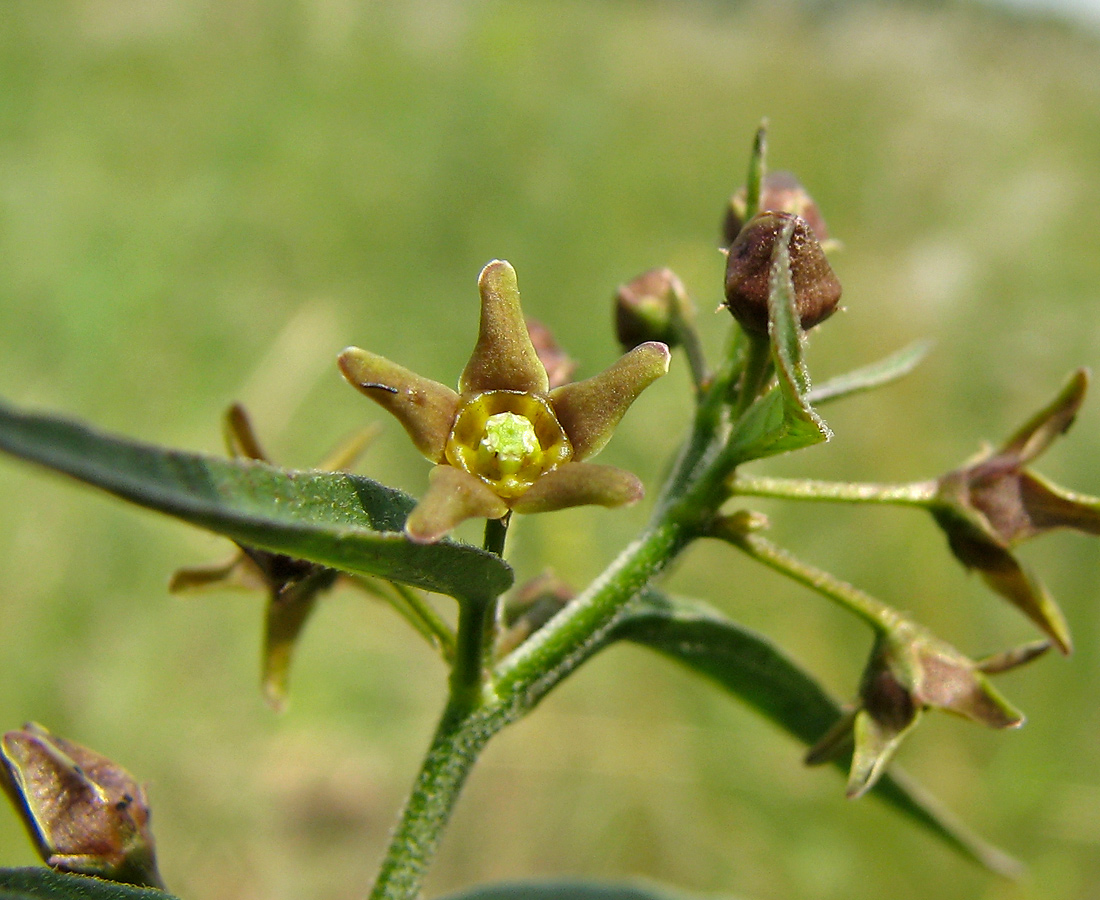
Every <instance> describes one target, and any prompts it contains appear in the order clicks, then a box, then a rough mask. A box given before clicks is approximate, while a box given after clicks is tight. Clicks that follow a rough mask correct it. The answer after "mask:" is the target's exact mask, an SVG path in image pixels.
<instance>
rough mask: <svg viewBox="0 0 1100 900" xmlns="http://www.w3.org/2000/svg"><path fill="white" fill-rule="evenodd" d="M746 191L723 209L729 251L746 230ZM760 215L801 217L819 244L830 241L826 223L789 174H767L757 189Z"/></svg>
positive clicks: (740, 192)
mask: <svg viewBox="0 0 1100 900" xmlns="http://www.w3.org/2000/svg"><path fill="white" fill-rule="evenodd" d="M747 195H748V191H747V190H746V189H745V188H744V187H742V188H740V189H739V190H738V191H737V193H736V194H734V195H733V196H732V197H730V202H729V206H728V207H727V208H726V218H725V221H724V222H723V223H722V237H723V243H722V246H723V247H728V246H729V245H730V244H732V243H733V242H734V241H735V240H737V235H738V234H740V233H741V229H742V228H744V227H745V212H746V209H745V207H746V205H747ZM758 211H759V212H785V213H793V214H794V215H796V216H801V217H802V218H803V219H805V220H806V224H807V225H809V226H810V229H811V230H812V231H813V233H814V237H816V238H817V239H818V240H819V241H821V242H825V241H826V240H828V239H829V230H828V229H827V228H826V227H825V219H824V218H822V215H821V210H819V209H818V208H817V203H815V202H814V198H813V197H811V196H810V195H809V193H808V192H807V191H806V189H805V188H804V187H803V186H802V182H800V181H799V180H798V179H797V178H796V177H795V176H794V175H793V174H791V173H790V172H769V173H768V174H767V175H765V176H764V180H763V182H762V183H761V185H760V209H759V210H758Z"/></svg>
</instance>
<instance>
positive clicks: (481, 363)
mask: <svg viewBox="0 0 1100 900" xmlns="http://www.w3.org/2000/svg"><path fill="white" fill-rule="evenodd" d="M477 286H478V290H480V291H481V326H480V329H479V331H478V336H477V344H476V345H475V346H474V352H473V354H472V355H471V356H470V361H469V362H468V363H466V368H465V369H464V370H463V372H462V377H461V378H460V379H459V382H458V385H459V390H460V391H462V393H464V394H465V393H476V392H479V391H529V392H532V393H545V392H546V391H547V390H548V389H549V387H550V384H549V381H548V380H547V377H546V369H545V368H543V365H542V363H541V362H539V358H538V354H536V353H535V347H534V345H533V344H532V343H531V336H530V334H528V332H527V324H526V323H525V322H524V321H523V310H522V309H521V308H520V304H519V286H518V284H517V282H516V270H515V269H513V268H512V267H511V266H510V265H509V264H508V263H507V262H505V261H504V260H502V259H494V260H493V261H492V262H490V263H489V264H488V265H487V266H486V267H485V268H484V269H482V270H481V276H480V277H479V278H478V281H477Z"/></svg>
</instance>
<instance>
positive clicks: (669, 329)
mask: <svg viewBox="0 0 1100 900" xmlns="http://www.w3.org/2000/svg"><path fill="white" fill-rule="evenodd" d="M694 312H695V310H694V309H693V307H692V304H691V299H690V298H689V297H688V295H687V291H686V290H684V285H683V283H682V282H681V281H680V279H679V278H677V277H676V274H675V273H674V272H673V271H672V270H671V269H650V270H649V271H648V272H645V273H643V274H641V275H639V276H638V277H637V278H635V279H633V280H632V281H628V282H627V283H626V284H624V285H621V286H620V287H619V290H618V292H617V293H616V294H615V333H616V335H617V336H618V338H619V343H620V344H621V345H622V347H623V349H624V350H633V349H634V348H635V347H637V346H638V345H639V344H644V343H646V342H647V341H660V342H661V343H663V344H666V345H667V346H669V347H675V346H676V345H677V344H679V343H680V340H679V335H678V334H677V333H676V319H677V318H678V317H679V318H681V319H690V318H691V316H692V315H694Z"/></svg>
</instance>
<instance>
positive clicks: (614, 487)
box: [512, 463, 645, 513]
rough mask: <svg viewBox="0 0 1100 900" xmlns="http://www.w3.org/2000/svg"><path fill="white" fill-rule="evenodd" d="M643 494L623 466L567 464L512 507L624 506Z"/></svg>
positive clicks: (535, 510) (540, 509)
mask: <svg viewBox="0 0 1100 900" xmlns="http://www.w3.org/2000/svg"><path fill="white" fill-rule="evenodd" d="M644 493H645V489H644V488H643V487H642V483H641V481H639V480H638V478H637V476H635V475H632V474H631V473H630V472H627V471H625V470H623V469H617V468H615V467H614V466H597V465H592V464H591V463H566V464H565V465H563V466H559V467H558V468H557V469H554V470H553V471H552V472H547V473H546V474H545V475H543V476H542V477H541V478H539V480H538V481H536V482H535V483H534V484H533V485H532V486H531V488H530V489H528V490H527V492H526V493H524V494H523V495H522V496H520V498H519V499H518V500H516V501H515V502H514V503H513V504H512V508H513V509H514V510H515V511H516V512H518V513H540V512H553V511H554V510H556V509H565V508H567V507H570V506H586V505H588V504H597V505H599V506H609V507H611V506H625V505H627V504H630V503H636V502H637V501H638V500H640V499H641V498H642V496H643V494H644Z"/></svg>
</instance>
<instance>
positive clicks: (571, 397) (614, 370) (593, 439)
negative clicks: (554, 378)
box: [550, 341, 669, 461]
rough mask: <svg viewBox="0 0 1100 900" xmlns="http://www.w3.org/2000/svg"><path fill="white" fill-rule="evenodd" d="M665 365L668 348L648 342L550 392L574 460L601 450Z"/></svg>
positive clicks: (585, 457) (666, 366)
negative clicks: (613, 362) (612, 363)
mask: <svg viewBox="0 0 1100 900" xmlns="http://www.w3.org/2000/svg"><path fill="white" fill-rule="evenodd" d="M668 363H669V352H668V347H666V346H665V345H664V344H661V343H657V342H656V341H650V342H648V343H645V344H640V345H639V346H637V347H635V348H634V349H633V350H631V351H630V352H629V353H627V354H626V355H625V356H622V357H620V358H619V360H618V362H616V363H615V364H614V365H613V366H611V367H610V368H608V369H605V370H604V371H603V372H601V373H600V374H599V375H594V376H593V377H592V378H586V379H585V380H584V381H575V382H573V383H571V384H566V385H562V386H561V387H560V388H556V389H555V390H553V391H551V392H550V404H551V406H553V407H554V412H555V413H556V414H557V417H558V421H559V422H561V426H562V428H564V429H565V433H566V434H567V435H569V440H570V441H571V442H572V443H573V458H574V459H575V460H578V461H579V460H583V459H587V458H588V457H590V456H594V455H595V454H597V453H599V452H600V450H602V449H603V447H604V445H605V444H606V443H607V442H608V441H609V440H610V439H611V433H612V432H613V431H614V430H615V426H616V425H618V424H619V420H620V419H622V417H623V415H624V414H625V413H626V411H627V409H629V408H630V404H631V403H633V402H634V401H635V400H636V399H637V398H638V395H639V394H640V393H641V392H642V391H644V390H645V389H646V388H647V387H649V386H650V385H651V384H652V383H653V382H654V381H656V380H657V379H658V378H660V377H661V376H662V375H664V374H665V373H666V372H667V371H668Z"/></svg>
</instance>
